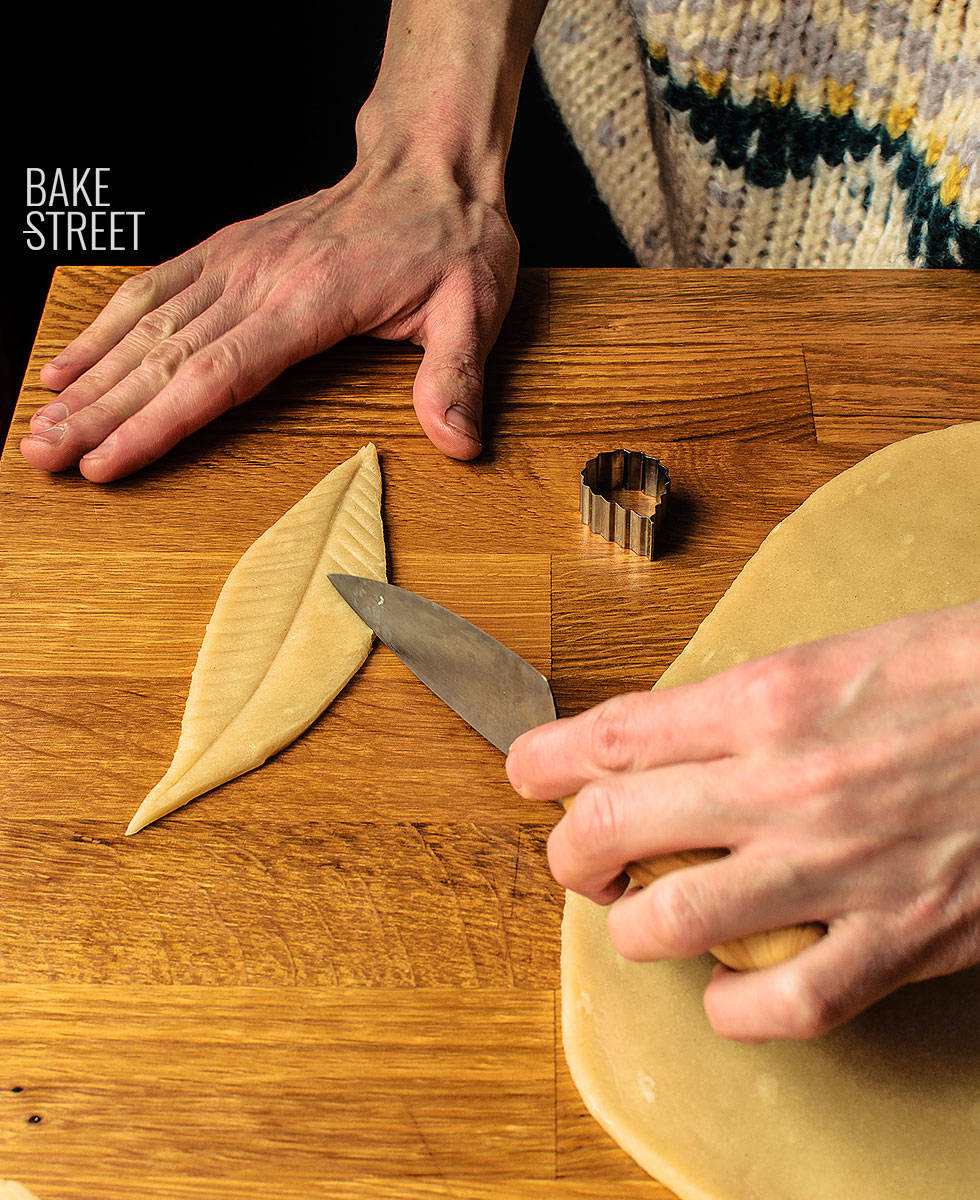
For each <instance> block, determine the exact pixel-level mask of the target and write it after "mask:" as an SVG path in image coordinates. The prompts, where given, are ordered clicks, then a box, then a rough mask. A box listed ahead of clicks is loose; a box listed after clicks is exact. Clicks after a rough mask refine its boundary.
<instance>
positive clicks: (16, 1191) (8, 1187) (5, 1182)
mask: <svg viewBox="0 0 980 1200" xmlns="http://www.w3.org/2000/svg"><path fill="white" fill-rule="evenodd" d="M0 1200H37V1196H35V1195H34V1193H33V1192H29V1191H28V1190H27V1188H26V1187H24V1185H23V1184H22V1183H15V1182H14V1181H13V1180H12V1179H0Z"/></svg>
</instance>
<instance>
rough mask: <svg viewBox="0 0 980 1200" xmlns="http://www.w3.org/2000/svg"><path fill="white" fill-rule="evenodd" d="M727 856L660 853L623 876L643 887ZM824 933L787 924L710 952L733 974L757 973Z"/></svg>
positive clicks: (708, 852)
mask: <svg viewBox="0 0 980 1200" xmlns="http://www.w3.org/2000/svg"><path fill="white" fill-rule="evenodd" d="M727 854H728V851H727V850H685V851H683V852H682V853H680V854H661V855H659V856H658V857H656V858H648V859H644V861H643V862H635V863H630V864H629V866H627V868H626V874H627V875H629V877H630V879H632V880H633V882H634V883H638V884H640V885H641V886H643V887H645V886H646V885H647V884H648V883H653V881H654V880H655V879H659V878H660V877H661V876H662V875H669V874H670V872H671V871H677V870H680V869H681V868H683V867H694V866H697V865H698V864H699V863H706V862H711V861H712V860H714V859H716V858H724V857H725V856H726V855H727ZM826 932H827V928H826V926H825V925H820V924H819V923H817V922H815V921H811V922H808V923H807V924H806V925H787V926H785V927H784V928H782V929H770V930H768V931H767V932H765V933H751V934H749V936H748V937H744V938H736V939H735V941H733V942H725V944H724V945H723V946H712V947H711V953H712V954H713V955H714V956H715V958H717V959H718V961H719V962H722V963H724V964H725V966H726V967H731V968H732V970H733V971H757V970H758V969H759V968H760V967H774V966H775V965H776V964H777V963H781V962H785V961H786V960H787V959H788V958H795V957H796V955H797V954H799V953H800V951H801V950H805V949H806V948H807V946H812V945H813V943H814V942H818V941H820V939H821V938H822V937H823V936H824V934H825V933H826Z"/></svg>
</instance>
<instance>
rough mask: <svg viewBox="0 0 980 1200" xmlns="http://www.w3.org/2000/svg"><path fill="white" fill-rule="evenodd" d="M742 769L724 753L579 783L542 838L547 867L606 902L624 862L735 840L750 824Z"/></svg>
mask: <svg viewBox="0 0 980 1200" xmlns="http://www.w3.org/2000/svg"><path fill="white" fill-rule="evenodd" d="M744 774H745V771H744V768H741V767H740V766H739V765H738V764H737V763H733V762H731V761H730V760H728V759H725V760H719V761H718V762H713V763H707V764H699V765H696V766H690V765H685V766H671V767H662V768H660V769H659V770H656V771H652V772H636V773H632V774H626V775H616V776H608V777H606V778H604V779H600V780H598V781H596V782H593V783H589V784H586V785H585V786H584V787H583V788H582V790H581V791H580V792H579V793H578V794H577V795H576V797H575V800H574V802H573V803H572V805H571V807H570V808H569V810H568V812H567V813H566V814H565V816H564V817H563V818H562V819H561V821H559V823H558V824H557V825H556V826H555V828H554V829H553V830H552V832H551V835H550V837H549V839H548V861H549V864H550V866H551V871H552V874H553V875H554V876H555V878H556V879H557V880H558V882H559V883H561V884H562V885H563V886H564V887H567V888H570V889H571V890H572V891H576V892H581V893H582V894H583V895H585V896H588V897H590V898H591V899H593V900H595V901H596V902H597V903H608V901H609V900H610V899H613V898H614V895H615V894H616V892H617V889H618V890H621V886H622V881H621V879H620V876H621V874H622V872H623V870H624V868H625V867H626V865H627V864H628V863H631V862H639V861H641V860H642V859H647V858H652V857H654V856H655V855H660V854H669V853H672V852H678V851H684V850H697V849H707V848H715V847H727V846H733V845H738V844H740V843H741V841H742V840H743V839H744V838H745V837H746V836H747V834H748V833H749V832H750V830H751V829H753V828H754V827H755V824H756V819H754V818H753V817H752V815H751V812H750V811H749V810H748V809H747V808H743V807H740V806H739V804H738V802H737V797H738V795H739V790H740V788H743V789H744V784H743V783H742V780H743V777H744Z"/></svg>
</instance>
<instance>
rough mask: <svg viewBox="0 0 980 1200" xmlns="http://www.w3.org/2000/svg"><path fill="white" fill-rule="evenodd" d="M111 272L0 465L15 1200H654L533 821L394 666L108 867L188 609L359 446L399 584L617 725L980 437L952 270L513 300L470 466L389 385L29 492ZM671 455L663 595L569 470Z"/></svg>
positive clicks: (286, 388)
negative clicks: (33, 460) (832, 543)
mask: <svg viewBox="0 0 980 1200" xmlns="http://www.w3.org/2000/svg"><path fill="white" fill-rule="evenodd" d="M130 273H132V269H128V268H99V267H65V268H62V269H60V270H59V271H58V272H57V274H56V277H55V280H54V283H53V286H52V290H51V294H50V296H49V299H48V303H47V306H46V308H45V312H44V317H43V320H42V324H41V327H40V330H39V333H38V337H37V343H36V346H35V350H34V355H33V357H32V359H31V364H30V367H29V370H28V373H27V378H26V381H25V384H24V389H23V392H22V395H21V398H20V401H19V404H18V407H17V411H16V413H15V417H14V423H13V427H12V431H11V437H10V439H9V440H8V443H7V446H6V449H5V451H4V455H3V459H2V463H0V521H2V540H0V555H2V573H0V611H2V624H0V673H2V685H0V713H2V724H0V736H2V753H0V796H2V801H3V803H2V808H0V913H2V917H0V1180H2V1179H11V1180H17V1181H19V1182H20V1183H22V1184H23V1185H24V1186H26V1187H28V1188H30V1190H31V1191H32V1192H34V1193H35V1194H36V1196H37V1197H38V1198H39V1200H158V1198H164V1200H169V1198H173V1200H199V1198H200V1200H204V1198H211V1197H214V1198H221V1197H228V1198H229V1200H231V1198H233V1197H234V1198H235V1200H258V1198H259V1197H262V1198H263V1200H264V1198H266V1197H272V1196H275V1197H281V1198H283V1200H307V1198H311V1200H312V1198H319V1197H338V1198H340V1200H367V1198H368V1197H371V1198H381V1200H385V1198H389V1197H391V1198H395V1197H408V1198H410V1200H411V1198H416V1200H432V1198H435V1197H472V1198H474V1200H504V1198H518V1197H528V1198H530V1200H535V1198H538V1197H540V1198H542V1200H543V1198H545V1197H566V1198H569V1200H570V1198H581V1200H585V1198H596V1200H602V1198H604V1197H609V1198H611V1197H617V1198H620V1200H633V1198H635V1200H668V1198H669V1197H670V1195H671V1193H670V1192H668V1190H667V1189H666V1188H664V1187H663V1186H662V1185H660V1184H658V1183H657V1182H656V1181H654V1180H651V1179H649V1178H648V1177H647V1176H646V1175H644V1174H643V1173H642V1172H641V1171H640V1170H639V1169H638V1168H637V1167H636V1166H635V1165H634V1164H633V1163H632V1161H631V1160H630V1159H628V1158H627V1157H626V1156H625V1155H624V1154H623V1153H622V1152H621V1151H620V1150H619V1148H618V1147H617V1146H616V1145H615V1144H614V1143H613V1142H611V1141H610V1140H609V1139H608V1138H607V1137H606V1136H605V1134H603V1133H602V1131H601V1130H600V1129H599V1128H598V1126H597V1125H596V1124H595V1123H594V1122H593V1121H592V1119H591V1117H589V1115H588V1114H587V1113H586V1111H585V1110H584V1108H583V1106H582V1104H581V1101H580V1100H579V1098H578V1095H577V1093H576V1091H575V1088H574V1085H573V1083H572V1081H571V1079H570V1077H569V1075H568V1072H567V1069H566V1068H565V1065H564V1060H563V1057H562V1053H561V1046H560V1030H559V1028H558V1004H557V987H558V982H559V980H558V949H559V922H560V916H561V908H562V894H561V891H560V889H559V888H558V887H557V885H556V884H555V883H554V882H553V881H552V879H551V877H550V875H549V873H548V870H547V864H546V859H545V842H546V839H547V834H548V830H549V829H550V827H551V825H552V823H553V821H554V820H555V819H556V817H557V815H558V814H557V809H556V810H555V811H552V809H551V807H550V806H548V805H536V804H529V803H527V802H525V801H522V800H521V799H520V798H519V797H517V796H516V795H515V794H514V793H513V792H512V791H511V789H510V787H509V786H508V784H507V780H506V777H505V775H504V770H503V759H502V757H501V756H500V755H499V754H498V753H497V752H496V751H495V750H494V749H493V748H492V747H491V746H489V745H488V744H486V743H485V742H483V741H482V740H481V739H480V738H479V736H478V735H477V734H475V733H474V732H473V731H472V730H470V729H469V728H468V727H467V726H465V725H464V724H463V723H462V722H461V721H459V719H458V718H456V717H455V716H454V715H453V714H452V713H451V712H450V711H449V710H448V709H446V708H445V707H444V706H443V705H442V704H441V703H440V702H439V701H438V700H436V699H435V698H434V697H433V696H431V695H430V694H429V693H428V692H427V691H426V690H425V689H424V688H423V687H422V686H421V685H420V684H418V683H417V682H416V681H415V680H414V679H413V677H412V676H411V675H409V673H408V672H407V671H406V670H405V669H404V668H403V667H402V666H401V664H399V663H398V662H397V660H395V659H394V658H393V656H392V655H391V654H390V653H389V652H388V651H386V650H385V649H384V648H376V649H375V650H374V651H373V652H372V655H371V657H370V658H369V660H368V662H367V664H366V665H365V667H364V668H363V670H362V671H361V672H359V673H358V675H357V676H356V677H355V678H354V680H353V681H352V682H351V683H350V684H349V685H348V687H347V688H346V689H345V691H344V692H343V693H341V695H340V696H339V697H338V699H337V700H336V701H335V703H334V704H333V705H332V706H331V707H330V709H328V711H327V713H326V714H325V715H324V716H323V718H321V720H320V721H318V722H317V723H316V724H315V725H314V726H313V727H312V728H311V729H310V730H309V731H308V732H307V733H306V734H304V735H303V736H302V737H301V738H300V739H299V740H298V741H297V742H296V743H294V744H293V745H292V746H290V747H288V748H287V749H286V750H285V751H283V752H282V753H281V754H280V755H278V756H277V757H276V758H275V759H274V760H272V761H271V762H270V763H268V764H267V765H266V766H265V767H263V768H262V769H260V770H259V771H256V772H253V773H251V774H249V775H247V776H245V777H243V778H241V779H238V780H235V781H233V782H231V783H229V784H227V785H225V786H224V787H222V788H219V789H218V790H216V791H215V792H213V793H211V794H209V795H207V796H204V797H202V798H201V799H199V800H197V801H195V802H193V803H192V804H189V805H188V806H186V807H185V808H183V809H181V810H180V811H178V812H177V813H174V814H173V815H172V816H170V817H168V818H166V819H164V820H163V821H161V822H159V823H158V824H156V825H154V826H151V827H150V828H149V829H147V830H146V831H144V832H143V833H141V834H139V835H138V836H136V837H134V838H128V839H127V838H125V837H124V836H123V830H124V829H125V827H126V824H127V822H128V821H129V818H130V817H131V815H132V813H133V812H134V811H135V809H136V807H137V805H138V803H139V801H140V800H141V799H142V797H143V795H145V793H146V792H147V791H148V790H149V788H150V787H151V786H152V784H153V783H154V782H155V781H156V780H157V778H159V776H160V775H161V774H162V772H163V770H164V769H165V767H166V766H167V764H168V763H169V761H170V757H171V754H172V751H173V748H174V745H175V743H176V738H177V732H178V729H179V725H180V718H181V714H182V711H183V703H184V697H185V694H186V688H187V683H188V680H189V677H190V672H191V669H192V667H193V664H194V660H195V657H196V654H197V650H198V648H199V646H200V642H201V638H202V636H203V632H204V627H205V624H206V622H207V619H208V617H209V615H210V613H211V609H212V606H213V604H214V600H215V598H216V596H217V594H218V591H219V590H220V587H221V584H222V582H223V581H224V578H225V576H226V574H227V572H228V570H229V568H230V567H231V565H232V564H233V563H234V562H235V561H236V560H237V558H238V557H239V556H240V555H241V553H242V552H243V551H244V550H245V549H246V548H247V547H248V546H249V545H250V543H251V542H252V541H253V540H254V539H255V538H256V537H257V536H258V534H259V533H261V532H262V531H263V530H264V529H265V528H267V527H268V526H269V525H270V524H271V523H272V522H273V521H275V520H276V519H277V518H278V517H279V516H280V515H281V514H282V513H283V512H284V511H285V510H286V509H287V508H288V507H290V505H292V504H293V503H294V502H295V501H296V500H297V499H298V498H299V497H300V496H302V495H303V494H304V493H305V492H306V491H307V490H309V488H310V487H312V486H313V484H314V483H316V482H317V481H318V480H319V479H320V478H322V476H323V475H325V474H326V473H327V471H329V470H330V469H331V468H332V467H334V466H335V465H336V464H337V463H338V462H340V461H342V460H343V459H345V458H347V457H348V456H349V455H350V454H352V453H353V452H354V451H355V450H357V449H358V447H359V446H361V445H362V444H363V443H364V442H366V441H368V440H373V441H374V442H375V443H376V444H377V446H378V449H379V452H380V456H381V463H382V473H383V478H384V489H385V491H384V520H385V529H386V534H387V539H388V547H389V554H390V571H391V578H392V580H393V581H394V582H396V583H398V584H401V585H403V586H405V587H409V588H413V589H415V590H417V591H420V592H422V593H423V594H425V595H429V596H431V597H432V598H433V599H436V600H438V601H440V602H441V603H444V604H448V605H449V606H450V607H452V608H454V609H456V610H457V611H459V612H460V613H462V614H463V615H464V616H466V617H467V618H468V619H470V620H472V621H474V622H476V623H478V624H480V625H482V626H483V627H484V628H486V629H487V630H488V631H489V632H491V633H492V634H494V635H495V636H497V637H499V638H501V639H503V640H504V641H506V642H508V643H509V644H510V645H512V646H513V647H514V649H516V650H518V651H519V652H520V653H521V654H523V655H524V656H525V657H526V658H528V659H530V661H531V662H533V663H534V664H535V665H536V666H537V667H538V668H539V669H540V670H542V671H543V672H544V673H545V674H547V675H548V676H549V678H550V679H551V681H552V685H553V689H554V691H555V694H556V698H557V701H558V707H559V711H560V712H562V713H570V712H575V711H578V710H580V709H582V708H584V707H586V706H588V705H589V704H591V703H594V702H595V701H597V700H599V699H602V698H604V697H606V696H609V695H612V694H614V693H615V692H618V691H622V690H625V689H633V688H647V687H649V686H650V685H651V684H653V682H654V681H655V680H656V679H657V678H658V676H659V675H660V673H661V672H662V671H663V669H664V668H665V667H666V666H667V664H668V663H669V662H670V661H671V660H672V659H673V657H674V656H675V655H676V654H677V652H678V651H679V650H680V649H681V647H682V646H683V645H684V643H685V642H686V640H687V639H688V638H689V637H690V635H691V634H692V633H693V632H694V630H695V629H696V627H697V625H698V623H699V622H700V621H701V619H702V618H703V617H704V616H705V615H706V613H707V612H708V611H709V610H710V609H711V607H712V605H713V604H714V602H715V601H716V600H717V599H718V597H719V596H720V595H721V594H722V593H723V592H724V590H725V588H726V587H727V586H728V584H729V583H730V582H731V580H732V579H733V577H734V576H735V575H736V573H737V572H738V570H739V569H740V567H741V566H742V564H743V563H744V562H745V561H746V559H747V558H748V557H749V556H750V555H751V554H752V552H753V551H754V550H755V548H756V547H757V546H758V544H759V543H760V541H761V540H762V538H763V537H764V536H765V534H766V533H767V532H768V531H769V529H770V528H771V527H772V526H773V525H774V524H776V523H777V522H778V521H779V520H780V519H781V518H782V517H784V516H785V515H786V514H787V513H788V512H790V511H791V510H792V509H793V508H795V507H796V506H797V505H798V504H799V503H800V502H801V501H802V500H803V499H804V498H805V497H806V496H807V495H808V494H809V493H810V492H811V491H812V490H813V489H814V488H815V487H816V486H818V485H819V484H821V483H823V482H825V481H826V480H827V479H829V478H830V477H831V476H832V475H834V474H836V473H837V472H839V471H840V470H842V469H843V468H845V467H847V466H849V465H851V464H852V463H854V462H855V461H857V460H858V459H859V458H861V457H863V456H864V455H865V454H866V453H868V452H869V451H871V450H873V449H875V448H877V447H878V446H881V445H883V444H885V443H887V442H889V441H893V440H895V439H896V438H898V437H902V436H905V435H907V434H911V433H915V432H920V431H922V430H925V429H930V428H938V427H941V426H943V425H947V424H949V423H951V422H953V421H956V420H966V419H973V418H976V417H980V331H978V325H977V315H978V311H980V280H978V279H977V277H976V276H974V275H970V274H967V273H960V272H948V273H944V272H926V271H923V272H911V271H910V272H871V273H859V272H826V273H820V272H812V273H811V272H762V271H759V272H751V271H715V272H708V271H703V272H702V271H677V272H672V271H657V272H643V271H621V270H615V271H614V270H604V271H595V270H593V271H573V270H563V271H550V272H549V271H530V272H525V273H524V274H523V276H522V278H521V283H520V287H519V292H518V296H517V298H516V301H515V304H514V308H513V311H512V314H511V316H510V318H509V320H508V324H507V326H506V328H505V330H504V333H503V335H502V337H501V341H500V344H499V346H498V348H497V350H496V351H495V353H494V356H493V359H492V361H491V364H490V367H489V374H488V430H489V435H490V443H489V447H488V449H487V451H486V452H485V453H484V455H483V456H482V457H481V459H480V460H479V461H477V462H475V463H472V464H462V463H455V462H451V461H449V460H446V459H444V458H443V457H442V456H441V455H439V454H438V453H437V452H436V451H435V450H434V449H432V447H431V446H430V445H429V444H428V442H427V441H426V440H425V438H424V437H423V435H422V434H421V433H420V431H419V429H418V427H417V425H416V423H415V418H414V414H413V412H412V407H411V384H412V379H413V376H414V372H415V370H416V368H417V365H418V361H419V351H418V350H417V349H416V348H414V347H411V346H406V345H389V344H386V343H377V342H372V341H368V340H363V339H356V340H353V341H350V342H348V343H346V344H344V345H342V346H339V347H337V348H335V349H334V350H332V351H330V352H328V353H325V354H322V355H319V356H317V357H316V358H313V359H310V360H308V361H307V362H305V363H301V364H299V365H297V366H296V367H294V368H292V369H291V370H289V371H287V372H286V373H285V375H283V376H282V377H281V378H280V379H279V380H277V381H276V383H275V384H273V385H272V386H271V387H269V388H268V389H267V390H266V391H265V392H263V393H262V394H261V395H260V396H258V397H256V398H255V399H254V400H252V401H250V402H249V403H248V404H245V405H243V406H242V407H240V408H238V409H236V410H235V411H233V412H231V413H229V414H227V415H226V416H225V417H223V418H222V419H220V420H218V421H217V422H215V423H214V424H213V425H212V426H210V427H209V428H208V429H206V430H204V431H202V432H201V433H199V434H197V435H196V436H194V437H192V438H191V439H190V440H189V441H188V442H187V443H186V444H184V445H183V446H181V447H179V448H178V449H176V450H175V451H173V452H172V453H171V454H169V455H168V456H167V457H166V458H165V459H164V460H163V461H161V462H160V463H158V464H156V465H154V466H152V467H150V468H148V469H147V470H145V471H143V472H141V473H140V474H139V475H138V476H136V477H134V478H133V479H130V480H126V481H122V482H120V483H117V484H113V485H109V486H98V485H93V484H89V483H87V482H86V481H84V480H83V479H82V478H81V477H80V476H79V475H77V474H76V473H74V472H66V473H64V474H61V475H58V476H48V475H45V474H42V473H40V472H38V471H35V470H33V469H31V468H30V467H28V466H27V465H26V464H25V463H24V462H23V461H22V459H21V458H20V456H19V453H18V451H17V442H18V439H19V437H20V436H22V434H23V433H24V432H25V430H26V427H27V420H28V417H29V415H30V413H31V412H32V411H33V409H34V408H35V407H37V406H38V405H40V404H42V403H44V402H45V400H46V399H48V398H49V396H50V393H47V392H46V391H45V390H44V389H43V388H42V387H41V386H40V384H39V382H38V370H39V367H40V365H41V364H42V363H43V362H44V361H45V359H46V358H48V357H49V356H51V355H53V354H54V352H55V351H57V350H58V349H60V348H61V347H62V346H63V345H64V344H65V343H66V342H67V341H68V340H69V339H70V338H71V337H72V336H73V335H74V334H75V333H76V332H78V331H79V330H80V329H81V328H82V327H83V326H84V325H85V323H86V322H87V321H88V320H90V319H91V318H92V317H93V316H94V315H95V313H96V312H97V311H98V309H99V307H100V305H101V304H102V303H104V301H105V300H106V299H107V298H108V297H109V295H111V293H112V291H113V289H114V288H115V287H116V286H117V285H118V283H119V282H120V281H121V280H122V279H123V278H124V277H125V276H126V275H127V274H130ZM620 446H625V447H627V448H631V449H642V450H645V451H646V452H647V453H650V454H655V455H657V456H659V457H660V458H662V459H663V460H664V461H665V462H666V463H667V464H668V466H669V469H670V472H671V478H672V482H673V490H672V495H671V501H670V516H669V524H668V526H667V528H666V530H665V533H664V539H663V547H662V550H661V553H660V555H659V557H658V558H657V559H656V560H655V561H653V562H648V561H646V560H642V559H639V558H637V557H636V556H634V555H631V554H629V553H628V552H625V551H622V550H620V549H618V548H617V547H615V546H611V545H609V544H607V543H605V542H602V541H601V540H599V539H598V538H596V537H595V536H594V535H592V534H591V533H589V531H588V530H587V529H585V528H583V527H582V525H581V524H580V522H579V520H578V507H577V506H578V472H579V470H580V469H581V467H582V465H583V464H584V463H585V461H586V460H587V459H588V458H590V457H591V456H592V455H594V454H596V453H597V452H598V451H599V450H608V449H616V448H618V447H620Z"/></svg>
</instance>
